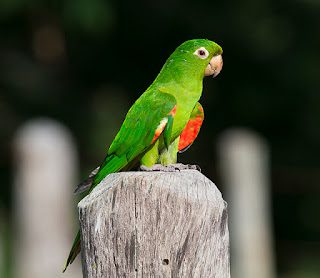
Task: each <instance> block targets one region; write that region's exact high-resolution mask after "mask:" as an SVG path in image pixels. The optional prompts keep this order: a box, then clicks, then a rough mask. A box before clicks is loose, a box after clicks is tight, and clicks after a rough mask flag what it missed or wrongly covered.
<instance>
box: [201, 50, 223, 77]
mask: <svg viewBox="0 0 320 278" xmlns="http://www.w3.org/2000/svg"><path fill="white" fill-rule="evenodd" d="M222 65H223V61H222V56H221V55H217V56H213V57H212V59H211V60H210V63H209V64H208V65H207V67H206V70H205V72H204V75H205V76H210V75H212V76H213V77H216V76H217V75H218V74H219V73H220V71H221V69H222Z"/></svg>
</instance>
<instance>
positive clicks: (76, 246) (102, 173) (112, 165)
mask: <svg viewBox="0 0 320 278" xmlns="http://www.w3.org/2000/svg"><path fill="white" fill-rule="evenodd" d="M127 164H128V161H127V159H126V156H121V157H118V156H115V155H110V156H108V157H107V158H106V160H105V161H104V163H103V164H102V165H101V167H100V169H99V172H98V173H97V174H96V175H95V178H94V180H93V183H92V185H91V187H90V189H89V190H88V191H87V194H89V193H90V192H91V191H92V189H93V188H94V187H95V186H96V185H98V184H99V183H100V182H101V181H102V179H103V178H104V177H106V176H107V175H108V174H110V173H114V172H118V171H120V170H121V169H122V168H124V167H125V166H126V165H127ZM80 250H81V243H80V230H79V231H78V233H77V235H76V237H75V239H74V241H73V244H72V247H71V250H70V253H69V256H68V259H67V261H66V264H65V266H64V269H63V271H62V272H65V271H66V269H67V267H68V266H69V265H70V264H72V262H73V261H74V259H75V258H76V257H77V255H78V254H79V253H80Z"/></svg>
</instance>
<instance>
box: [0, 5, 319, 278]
mask: <svg viewBox="0 0 320 278" xmlns="http://www.w3.org/2000/svg"><path fill="white" fill-rule="evenodd" d="M319 30H320V1H317V0H294V1H289V0H280V1H275V0H256V1H253V0H247V1H220V2H217V1H207V0H203V1H178V0H170V1H168V0H163V1H124V0H120V1H103V0H90V1H89V0H77V1H76V0H64V1H36V0H1V1H0V152H1V159H0V180H1V186H0V207H1V208H2V211H3V213H4V214H5V215H6V216H7V218H8V219H11V215H12V202H11V200H12V186H11V184H12V179H13V170H12V169H13V167H12V166H13V159H12V157H13V156H12V141H13V137H14V136H15V133H16V130H17V128H19V126H21V125H22V124H23V123H24V122H25V121H27V120H29V119H32V118H35V117H38V116H41V117H43V116H45V117H50V118H53V119H56V120H58V121H60V122H62V123H63V124H64V125H66V126H67V127H68V128H69V129H70V130H71V132H72V134H73V137H74V139H75V141H76V143H77V149H78V152H79V156H80V167H81V172H80V175H79V177H78V180H79V181H80V180H81V179H83V178H85V177H86V175H87V174H88V172H89V171H90V170H91V169H93V168H94V167H95V166H96V165H98V164H99V163H100V162H101V161H102V159H103V158H104V156H105V153H106V150H107V147H108V145H109V144H110V142H111V140H112V138H113V137H114V135H115V133H116V132H117V130H118V128H119V126H120V124H121V122H122V120H123V118H124V116H125V113H126V111H127V110H128V108H129V107H130V105H131V104H132V103H133V102H134V100H135V99H136V98H137V97H138V96H139V95H140V94H141V93H142V92H143V91H144V90H145V89H146V88H147V86H148V85H149V84H150V83H151V82H152V80H153V79H154V77H155V76H156V74H157V73H158V72H159V70H160V68H161V66H162V65H163V63H164V62H165V60H166V58H167V57H168V56H169V55H170V54H171V52H172V51H173V50H174V49H175V47H177V46H178V45H179V44H180V43H181V42H183V41H185V40H187V39H192V38H208V39H212V40H214V41H216V42H217V43H219V44H220V45H221V46H222V47H223V50H224V55H223V57H224V68H223V70H222V72H221V74H220V75H219V76H218V77H217V78H216V79H215V80H212V79H206V80H205V81H204V92H203V96H202V100H201V103H202V105H203V106H204V110H205V116H206V119H205V122H204V125H203V127H202V130H201V132H200V135H199V137H198V139H197V141H196V142H195V143H194V145H193V146H192V148H190V149H189V150H188V151H187V152H186V153H184V154H182V155H181V156H180V157H181V160H182V161H183V162H188V163H197V164H199V165H200V166H201V168H202V170H203V171H202V172H203V173H204V174H205V175H207V176H208V177H210V178H211V179H212V180H213V181H215V183H216V184H217V185H218V186H219V188H220V190H221V191H222V192H223V191H224V186H223V184H221V182H220V181H221V180H220V176H219V171H218V167H217V155H216V151H215V149H216V143H217V140H218V137H219V134H220V133H221V132H223V131H224V130H225V129H227V128H229V127H233V126H243V127H247V128H250V129H253V130H255V131H257V132H258V133H259V134H260V135H262V136H263V137H264V138H265V139H266V140H267V142H268V143H269V144H270V149H271V181H272V209H273V211H272V215H273V224H274V236H275V248H276V249H275V251H276V252H275V253H276V266H277V273H278V275H279V277H303V278H304V277H307V278H309V277H320V265H319V262H320V221H319V212H320V194H319V193H320V125H319V119H320V79H319V73H320V66H319V65H320V51H319V49H320V35H319ZM73 186H74V185H73V184H70V187H71V188H72V187H73ZM0 220H1V219H0ZM9 223H10V221H9ZM0 225H1V223H0ZM9 230H10V228H9ZM10 246H11V243H10V236H8V242H7V243H6V250H7V251H6V254H7V255H6V256H7V259H6V261H7V265H8V266H10V261H11V259H10V258H11V257H12V255H10V254H12V252H11V251H10V250H11V248H10ZM7 268H8V267H7ZM6 271H8V270H6ZM6 273H7V274H6V275H9V274H8V273H10V271H9V272H6ZM0 276H1V274H0ZM4 277H5V276H4Z"/></svg>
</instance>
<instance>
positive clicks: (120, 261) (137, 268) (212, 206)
mask: <svg viewBox="0 0 320 278" xmlns="http://www.w3.org/2000/svg"><path fill="white" fill-rule="evenodd" d="M78 207H79V218H80V226H81V241H82V242H81V250H82V254H81V255H82V268H83V275H84V277H85V278H87V277H90V278H91V277H95V278H96V277H97V278H98V277H205V278H206V277H216V278H229V277H230V265H229V232H228V224H227V217H228V216H227V209H226V203H225V202H224V200H223V199H222V196H221V193H220V192H219V190H218V189H217V188H216V186H215V185H214V184H213V183H212V182H211V181H210V180H209V179H207V178H206V177H205V176H204V175H202V174H201V173H200V172H198V171H196V170H183V171H180V172H122V173H116V174H111V175H108V176H107V177H106V178H105V179H104V180H103V181H102V182H101V183H100V184H99V185H98V186H97V187H96V188H95V189H94V190H93V192H92V193H91V194H90V195H88V196H87V197H85V198H84V199H83V200H82V201H81V202H80V203H79V205H78Z"/></svg>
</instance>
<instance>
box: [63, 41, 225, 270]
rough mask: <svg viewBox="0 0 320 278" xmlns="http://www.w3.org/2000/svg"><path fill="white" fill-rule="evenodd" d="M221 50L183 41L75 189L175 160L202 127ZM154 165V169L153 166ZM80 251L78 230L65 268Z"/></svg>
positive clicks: (87, 188)
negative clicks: (208, 83)
mask: <svg viewBox="0 0 320 278" xmlns="http://www.w3.org/2000/svg"><path fill="white" fill-rule="evenodd" d="M221 55H222V48H221V47H220V46H219V45H218V44H216V43H215V42H213V41H210V40H207V39H194V40H189V41H186V42H184V43H182V44H181V45H180V46H178V47H177V48H176V50H175V51H174V52H173V53H172V54H171V56H170V57H169V58H168V60H167V61H166V63H165V64H164V66H163V67H162V69H161V71H160V73H159V74H158V76H157V77H156V79H155V80H154V81H153V83H152V84H151V85H150V86H149V87H148V88H147V90H146V91H145V92H144V93H143V94H142V95H141V96H140V97H139V98H138V99H137V100H136V102H135V103H134V104H133V105H132V107H131V108H130V110H129V111H128V113H127V115H126V118H125V120H124V122H123V124H122V126H121V128H120V130H119V132H118V134H117V135H116V137H115V138H114V140H113V142H112V144H111V145H110V147H109V150H108V152H107V155H106V158H105V160H104V161H103V163H102V164H101V165H100V167H98V168H97V169H95V170H94V171H93V172H92V173H91V174H90V176H89V178H88V179H87V180H86V181H84V182H83V183H81V184H80V185H79V186H78V188H77V189H76V192H86V193H87V194H89V193H90V192H91V191H92V189H93V188H94V187H95V186H96V185H98V184H99V183H100V182H101V181H102V179H104V178H105V177H106V176H107V175H108V174H110V173H115V172H119V171H127V170H130V169H134V168H135V167H137V166H141V167H142V169H151V170H152V169H154V170H159V167H158V168H157V166H156V165H159V164H160V165H164V166H167V165H171V164H175V163H176V162H177V153H178V152H182V151H184V150H186V149H187V148H188V147H189V146H190V145H191V144H192V143H193V141H194V140H195V138H196V137H197V135H198V132H199V130H200V127H201V124H202V121H203V118H204V114H203V108H202V106H201V105H200V103H199V102H198V100H199V99H200V97H201V93H202V81H203V78H204V76H210V75H212V76H213V77H215V76H217V75H218V74H219V72H220V71H221V69H222V64H223V62H222V56H221ZM153 167H154V168H153ZM79 252H80V231H79V232H78V234H77V236H76V238H75V240H74V242H73V245H72V248H71V251H70V254H69V256H68V258H67V261H66V265H65V268H64V270H63V272H64V271H65V270H66V268H67V267H68V265H69V264H71V263H72V262H73V261H74V259H75V258H76V256H77V255H78V254H79Z"/></svg>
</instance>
